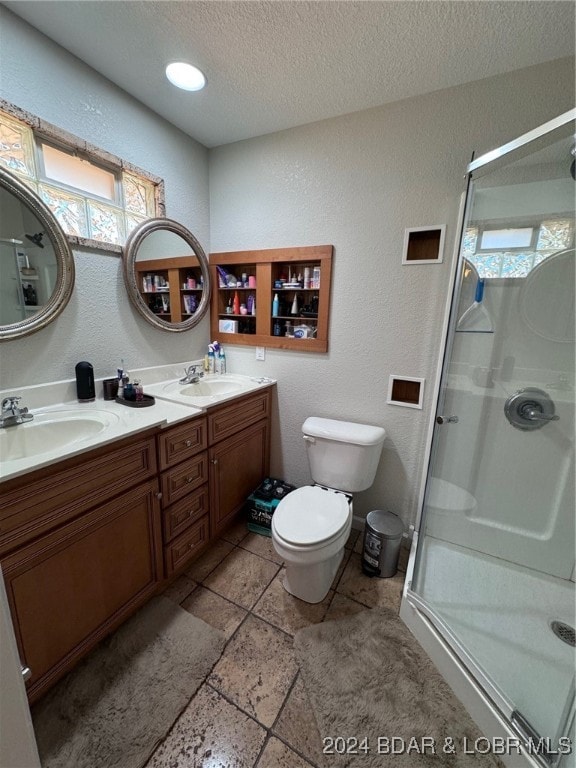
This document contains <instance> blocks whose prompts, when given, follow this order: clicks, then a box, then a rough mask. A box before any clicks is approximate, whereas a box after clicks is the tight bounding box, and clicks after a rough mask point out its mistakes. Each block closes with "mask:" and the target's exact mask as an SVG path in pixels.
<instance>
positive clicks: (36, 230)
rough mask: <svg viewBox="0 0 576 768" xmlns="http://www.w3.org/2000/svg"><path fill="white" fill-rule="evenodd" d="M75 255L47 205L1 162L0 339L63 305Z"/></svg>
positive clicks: (39, 322)
mask: <svg viewBox="0 0 576 768" xmlns="http://www.w3.org/2000/svg"><path fill="white" fill-rule="evenodd" d="M74 274H75V273H74V258H73V256H72V251H71V250H70V246H69V245H68V240H67V239H66V235H65V234H64V232H63V231H62V228H61V227H60V225H59V223H58V222H57V220H56V219H55V218H54V215H53V214H52V212H51V211H50V209H49V208H48V207H47V206H46V205H45V204H44V203H43V202H42V200H41V199H40V198H39V197H38V196H37V195H36V194H35V193H34V192H33V191H32V190H31V189H30V188H29V187H27V186H26V185H25V184H24V183H23V182H21V181H20V179H19V178H17V177H16V176H15V175H14V174H12V173H10V172H9V171H7V170H6V169H5V168H0V341H7V340H10V339H16V338H19V337H21V336H26V335H28V334H30V333H35V332H36V331H39V330H40V329H41V328H44V326H46V325H48V323H51V322H52V320H54V318H56V317H57V316H58V315H59V314H60V313H61V312H62V310H63V309H64V307H65V306H66V304H68V301H69V300H70V296H71V295H72V290H73V288H74Z"/></svg>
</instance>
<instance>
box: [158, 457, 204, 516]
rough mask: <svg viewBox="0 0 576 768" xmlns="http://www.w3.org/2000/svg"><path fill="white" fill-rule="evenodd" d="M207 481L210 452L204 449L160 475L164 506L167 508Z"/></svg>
mask: <svg viewBox="0 0 576 768" xmlns="http://www.w3.org/2000/svg"><path fill="white" fill-rule="evenodd" d="M207 482H208V454H207V452H206V451H203V452H202V453H199V454H198V455H197V456H193V457H192V458H191V459H188V461H184V462H182V464H178V466H176V467H173V468H172V469H169V470H167V471H166V472H163V473H162V475H161V476H160V487H161V490H162V508H163V509H166V508H167V507H169V506H170V505H171V504H174V502H176V501H178V500H179V499H182V498H184V496H187V495H188V494H189V493H190V492H191V491H193V490H194V489H195V488H199V487H200V486H201V485H203V484H204V483H207Z"/></svg>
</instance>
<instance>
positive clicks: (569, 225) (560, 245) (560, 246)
mask: <svg viewBox="0 0 576 768" xmlns="http://www.w3.org/2000/svg"><path fill="white" fill-rule="evenodd" d="M573 232H574V222H572V221H570V219H557V220H556V221H543V222H542V224H541V225H540V232H539V233H538V242H537V244H536V249H537V250H538V251H545V250H553V251H560V250H562V251H563V250H565V249H566V248H569V247H570V245H571V243H572V235H573Z"/></svg>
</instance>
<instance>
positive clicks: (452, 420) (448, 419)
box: [436, 416, 458, 424]
mask: <svg viewBox="0 0 576 768" xmlns="http://www.w3.org/2000/svg"><path fill="white" fill-rule="evenodd" d="M436 424H458V416H436Z"/></svg>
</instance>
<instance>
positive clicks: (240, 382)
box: [146, 373, 271, 408]
mask: <svg viewBox="0 0 576 768" xmlns="http://www.w3.org/2000/svg"><path fill="white" fill-rule="evenodd" d="M265 383H271V379H266V378H262V379H255V378H251V377H250V376H243V375H241V374H235V373H224V374H217V375H214V374H208V375H207V376H204V377H203V378H202V379H200V381H197V382H196V383H195V384H181V383H180V382H179V381H169V382H164V383H163V384H153V385H151V386H149V387H146V392H148V393H150V394H152V395H155V396H156V397H160V398H164V399H165V400H172V401H174V402H177V403H184V404H185V405H193V406H196V407H198V408H207V407H209V406H212V405H217V404H218V403H221V402H224V401H225V400H229V399H230V398H233V397H236V396H237V395H242V394H244V393H246V392H251V391H252V390H254V389H258V387H261V386H262V384H265Z"/></svg>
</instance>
